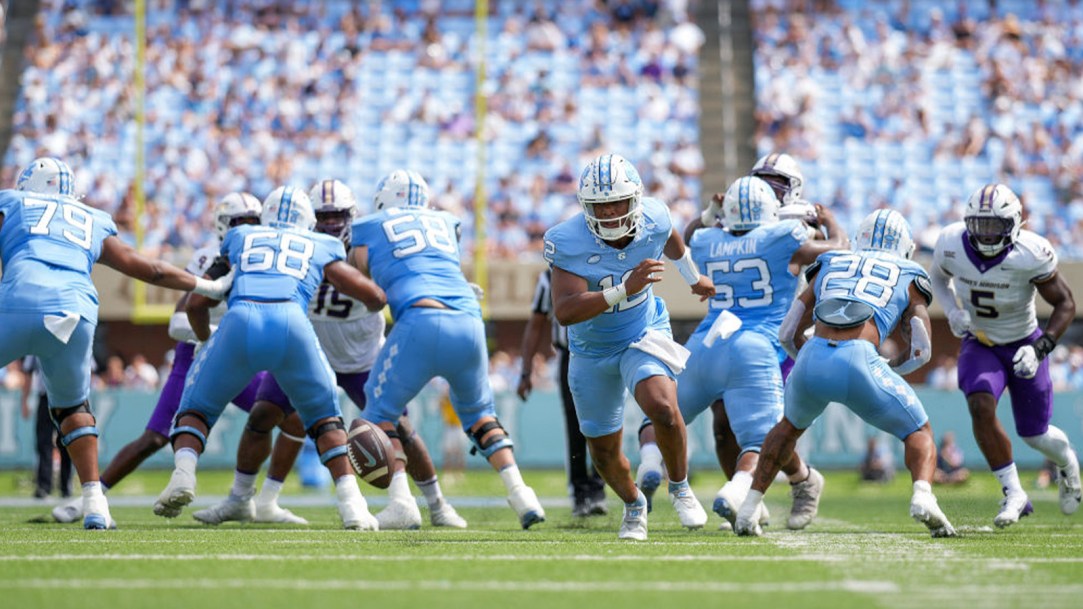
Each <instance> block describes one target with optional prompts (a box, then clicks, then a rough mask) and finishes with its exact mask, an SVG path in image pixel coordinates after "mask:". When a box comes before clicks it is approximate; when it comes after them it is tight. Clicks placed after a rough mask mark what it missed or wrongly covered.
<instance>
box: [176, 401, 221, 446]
mask: <svg viewBox="0 0 1083 609" xmlns="http://www.w3.org/2000/svg"><path fill="white" fill-rule="evenodd" d="M186 416H193V417H195V418H197V419H199V420H201V421H203V424H204V425H206V426H207V429H208V430H210V428H211V426H210V425H209V424H208V423H207V417H205V416H203V414H202V413H199V412H196V411H195V410H186V411H184V412H178V413H177V418H176V421H178V422H179V421H180V420H181V418H182V417H186ZM182 434H188V435H190V436H193V437H195V439H197V440H199V446H200V449H201V450H202V449H205V448H207V435H206V434H204V433H203V432H202V431H200V430H198V429H196V428H195V427H192V426H191V425H174V426H173V431H171V432H169V442H170V444H173V443H175V442H176V441H177V437H178V436H180V435H182Z"/></svg>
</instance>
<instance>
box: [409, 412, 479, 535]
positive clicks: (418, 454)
mask: <svg viewBox="0 0 1083 609" xmlns="http://www.w3.org/2000/svg"><path fill="white" fill-rule="evenodd" d="M395 432H396V433H398V436H399V439H401V440H402V449H403V451H404V452H405V453H406V459H407V461H406V473H407V474H408V475H409V476H410V478H412V479H413V481H414V484H416V485H417V487H418V488H419V489H421V493H422V494H423V495H424V496H425V503H427V504H428V506H429V521H430V522H431V523H432V525H433V526H437V527H452V528H455V529H465V528H466V526H467V522H466V519H464V518H463V517H462V516H460V515H459V513H458V512H456V511H455V508H454V507H453V506H452V505H451V503H449V502H448V500H447V499H446V498H445V497H444V493H443V491H442V490H441V489H440V479H439V477H438V476H437V475H436V466H435V465H433V462H432V457H431V456H430V455H429V448H428V446H426V445H425V441H424V440H423V439H421V435H420V434H418V433H417V430H416V429H414V426H413V424H412V423H411V422H410V417H408V416H406V415H405V414H404V415H402V416H401V417H399V422H398V425H396V426H395Z"/></svg>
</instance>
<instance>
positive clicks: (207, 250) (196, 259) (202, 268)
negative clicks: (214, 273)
mask: <svg viewBox="0 0 1083 609" xmlns="http://www.w3.org/2000/svg"><path fill="white" fill-rule="evenodd" d="M216 258H218V248H217V247H201V248H199V249H197V250H196V252H195V253H194V254H192V259H191V260H189V261H188V266H186V267H184V270H186V271H188V272H189V273H191V274H193V275H195V276H196V277H202V276H203V275H204V274H206V272H207V270H208V269H210V268H211V265H213V264H214V261H215V259H216ZM225 314H226V301H225V300H222V301H221V302H219V303H218V304H217V305H215V306H214V308H212V309H211V310H210V316H211V326H212V327H217V326H218V323H219V322H221V321H222V316H223V315H225Z"/></svg>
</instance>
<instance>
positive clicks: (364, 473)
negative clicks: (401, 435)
mask: <svg viewBox="0 0 1083 609" xmlns="http://www.w3.org/2000/svg"><path fill="white" fill-rule="evenodd" d="M346 449H347V451H348V452H347V456H348V457H349V459H350V465H352V466H353V469H354V471H355V472H357V475H358V476H361V479H362V480H364V481H365V482H368V483H369V484H371V485H372V486H375V487H376V488H387V487H388V486H390V485H391V464H390V459H391V455H392V454H393V453H394V449H393V448H392V447H391V439H390V438H388V437H387V434H386V433H384V430H382V429H380V428H379V427H377V426H376V425H374V424H373V423H370V422H368V421H366V420H364V419H354V421H353V423H350V433H349V435H348V436H347V438H346Z"/></svg>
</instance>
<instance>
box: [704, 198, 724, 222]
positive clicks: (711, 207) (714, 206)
mask: <svg viewBox="0 0 1083 609" xmlns="http://www.w3.org/2000/svg"><path fill="white" fill-rule="evenodd" d="M725 198H726V195H724V194H722V193H720V192H716V193H714V196H712V197H711V200H710V201H708V202H707V208H706V209H704V210H703V213H702V214H700V215H699V221H700V223H701V224H703V225H704V226H708V227H710V226H714V225H715V222H717V218H718V216H719V215H720V214H721V213H722V201H723V199H725Z"/></svg>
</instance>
